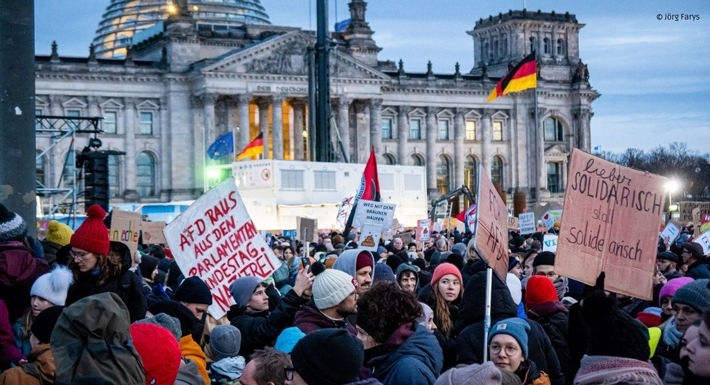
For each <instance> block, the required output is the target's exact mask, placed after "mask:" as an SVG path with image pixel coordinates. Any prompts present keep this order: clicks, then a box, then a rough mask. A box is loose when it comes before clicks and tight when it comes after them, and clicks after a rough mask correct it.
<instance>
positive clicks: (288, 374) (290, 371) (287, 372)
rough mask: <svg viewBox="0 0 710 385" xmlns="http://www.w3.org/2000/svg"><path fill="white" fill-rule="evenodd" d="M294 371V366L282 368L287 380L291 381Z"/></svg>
mask: <svg viewBox="0 0 710 385" xmlns="http://www.w3.org/2000/svg"><path fill="white" fill-rule="evenodd" d="M294 373H296V369H295V368H284V376H285V377H286V380H287V381H293V374H294Z"/></svg>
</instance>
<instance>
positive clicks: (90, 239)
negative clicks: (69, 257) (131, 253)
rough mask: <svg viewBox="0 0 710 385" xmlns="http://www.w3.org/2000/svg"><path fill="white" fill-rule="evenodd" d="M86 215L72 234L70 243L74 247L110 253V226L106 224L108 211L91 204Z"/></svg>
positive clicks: (98, 252)
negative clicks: (105, 218) (105, 219)
mask: <svg viewBox="0 0 710 385" xmlns="http://www.w3.org/2000/svg"><path fill="white" fill-rule="evenodd" d="M86 215H87V218H86V220H84V223H82V224H81V226H79V228H78V229H76V231H75V232H74V234H72V236H71V241H70V242H69V243H70V244H71V245H72V247H76V248H77V249H82V250H86V251H88V252H91V253H94V254H101V255H106V254H108V252H109V246H110V242H109V238H108V228H107V227H106V225H105V224H104V217H106V211H104V209H102V208H101V206H99V205H91V207H89V209H88V210H87V211H86Z"/></svg>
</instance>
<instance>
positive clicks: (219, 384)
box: [210, 356, 246, 385]
mask: <svg viewBox="0 0 710 385" xmlns="http://www.w3.org/2000/svg"><path fill="white" fill-rule="evenodd" d="M245 366H246V361H245V360H244V357H242V356H236V357H226V358H223V359H221V360H219V361H217V362H213V363H212V365H210V381H211V382H212V385H234V384H238V383H239V378H241V377H242V373H243V372H244V367H245Z"/></svg>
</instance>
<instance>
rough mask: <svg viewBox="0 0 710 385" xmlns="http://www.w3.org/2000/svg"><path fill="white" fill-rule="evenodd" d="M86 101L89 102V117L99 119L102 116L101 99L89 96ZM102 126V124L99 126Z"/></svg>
mask: <svg viewBox="0 0 710 385" xmlns="http://www.w3.org/2000/svg"><path fill="white" fill-rule="evenodd" d="M86 101H87V102H88V104H89V106H88V111H87V113H88V114H89V117H98V116H101V110H100V109H99V98H98V97H96V96H92V95H89V96H87V97H86ZM99 126H100V124H99Z"/></svg>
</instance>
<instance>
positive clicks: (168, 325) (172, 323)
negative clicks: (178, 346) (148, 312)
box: [134, 313, 182, 341]
mask: <svg viewBox="0 0 710 385" xmlns="http://www.w3.org/2000/svg"><path fill="white" fill-rule="evenodd" d="M134 323H137V324H154V325H158V326H161V327H164V328H165V329H168V331H169V332H170V334H172V335H174V336H175V339H176V340H178V341H179V340H180V337H182V328H181V327H180V321H178V319H177V318H175V317H173V316H169V315H167V314H165V313H158V314H156V315H154V316H152V317H149V318H145V319H142V320H138V321H136V322H134Z"/></svg>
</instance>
